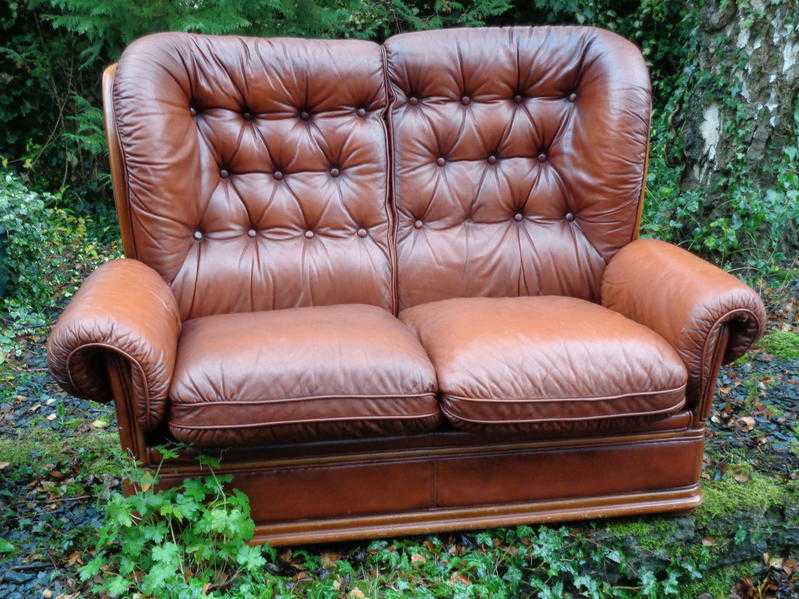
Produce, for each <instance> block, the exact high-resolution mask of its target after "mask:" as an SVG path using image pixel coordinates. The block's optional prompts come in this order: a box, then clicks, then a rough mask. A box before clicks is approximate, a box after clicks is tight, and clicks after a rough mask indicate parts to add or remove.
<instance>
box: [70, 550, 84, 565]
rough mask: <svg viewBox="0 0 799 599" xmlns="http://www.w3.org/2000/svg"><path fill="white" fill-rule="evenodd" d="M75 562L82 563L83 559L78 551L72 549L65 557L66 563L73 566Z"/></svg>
mask: <svg viewBox="0 0 799 599" xmlns="http://www.w3.org/2000/svg"><path fill="white" fill-rule="evenodd" d="M75 564H83V559H82V556H81V553H80V551H73V552H72V553H70V554H69V556H68V557H67V565H68V566H74V565H75Z"/></svg>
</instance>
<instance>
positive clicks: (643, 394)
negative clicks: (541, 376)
mask: <svg viewBox="0 0 799 599" xmlns="http://www.w3.org/2000/svg"><path fill="white" fill-rule="evenodd" d="M685 388H686V385H680V386H679V387H674V388H673V389H663V390H661V391H640V392H630V393H623V394H620V395H598V396H591V397H531V398H526V399H491V398H481V397H467V396H465V395H456V394H454V393H445V392H443V391H442V392H441V395H442V396H444V397H450V398H452V399H455V400H458V401H474V402H485V403H542V402H552V401H607V400H613V399H625V398H629V397H636V396H640V397H648V396H651V395H668V394H670V393H679V392H680V391H684V390H685Z"/></svg>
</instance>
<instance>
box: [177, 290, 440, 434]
mask: <svg viewBox="0 0 799 599" xmlns="http://www.w3.org/2000/svg"><path fill="white" fill-rule="evenodd" d="M169 398H170V416H169V420H168V425H169V430H170V431H171V433H172V434H173V435H174V436H175V438H177V439H178V440H179V441H186V442H191V443H194V444H196V445H200V446H226V447H235V446H241V445H253V444H261V443H280V442H300V441H322V440H329V439H349V438H356V437H380V436H392V435H402V434H412V433H423V432H429V431H431V430H434V429H435V428H437V426H438V425H439V424H440V422H441V420H442V418H441V412H440V411H439V408H438V401H437V398H436V377H435V371H434V370H433V365H432V364H431V363H430V360H429V359H428V357H427V355H426V354H425V352H424V349H423V348H422V346H421V345H420V344H419V341H418V340H417V339H416V336H415V335H414V333H413V331H411V330H410V329H409V328H408V327H406V326H405V325H403V324H402V323H401V322H400V321H399V320H397V319H396V318H395V317H394V316H393V315H392V314H391V313H390V312H388V311H387V310H383V309H381V308H377V307H375V306H367V305H356V304H352V305H339V306H318V307H306V308H293V309H288V310H271V311H266V312H253V313H249V314H218V315H215V316H205V317H202V318H195V319H192V320H188V321H186V322H185V323H184V324H183V332H182V334H181V337H180V342H179V344H178V351H177V363H176V365H175V374H174V376H173V379H172V386H171V389H170V393H169Z"/></svg>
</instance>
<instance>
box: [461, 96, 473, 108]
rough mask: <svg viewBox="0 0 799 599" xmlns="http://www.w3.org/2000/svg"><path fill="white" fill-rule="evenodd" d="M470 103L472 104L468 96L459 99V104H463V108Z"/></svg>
mask: <svg viewBox="0 0 799 599" xmlns="http://www.w3.org/2000/svg"><path fill="white" fill-rule="evenodd" d="M471 103H472V99H471V98H470V97H469V96H463V97H462V98H461V104H463V105H464V106H468V105H469V104H471Z"/></svg>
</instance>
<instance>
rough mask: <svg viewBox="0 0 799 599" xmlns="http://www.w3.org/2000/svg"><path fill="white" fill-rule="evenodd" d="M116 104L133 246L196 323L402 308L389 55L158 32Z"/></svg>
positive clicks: (124, 80)
mask: <svg viewBox="0 0 799 599" xmlns="http://www.w3.org/2000/svg"><path fill="white" fill-rule="evenodd" d="M113 98H114V100H113V101H114V106H113V109H114V114H115V118H116V126H117V131H118V137H119V141H120V146H121V150H122V156H123V161H124V165H125V176H126V178H127V192H128V202H129V205H130V211H129V214H130V219H131V223H130V230H131V232H132V235H133V240H132V245H133V246H134V247H135V251H136V257H137V258H138V259H139V260H142V261H143V262H145V263H146V264H148V265H149V266H151V267H152V268H154V269H155V270H156V271H158V273H159V274H160V275H161V276H162V277H163V278H164V279H165V280H166V281H168V282H170V284H171V287H172V290H173V291H174V292H175V296H176V297H177V300H178V305H179V306H180V313H181V315H182V317H183V318H184V319H186V318H194V317H197V316H205V315H209V314H224V313H230V312H253V311H258V310H270V309H275V308H290V307H295V306H310V305H322V304H339V303H367V304H374V305H377V306H383V307H386V308H388V309H393V302H394V291H393V284H392V272H391V264H390V254H391V251H392V250H391V249H390V241H389V236H390V228H391V218H390V216H389V211H388V207H387V180H388V175H387V169H388V158H387V141H386V127H385V122H384V120H383V118H382V117H383V111H384V109H385V106H386V90H385V81H384V76H383V63H382V57H381V52H380V47H379V46H378V45H377V44H374V43H370V42H365V41H321V40H298V39H254V38H234V37H208V36H199V35H188V34H178V33H169V34H158V35H154V36H148V37H145V38H142V39H140V40H138V41H136V42H134V43H133V44H131V45H130V46H129V47H128V48H127V50H125V52H124V54H123V56H122V58H121V60H120V62H119V68H118V69H117V73H116V79H115V83H114V94H113Z"/></svg>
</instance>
